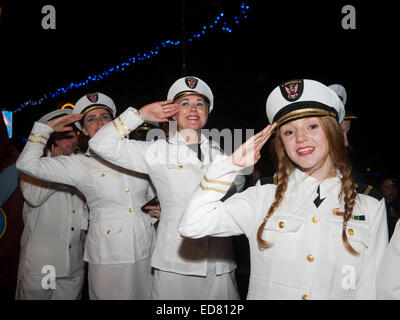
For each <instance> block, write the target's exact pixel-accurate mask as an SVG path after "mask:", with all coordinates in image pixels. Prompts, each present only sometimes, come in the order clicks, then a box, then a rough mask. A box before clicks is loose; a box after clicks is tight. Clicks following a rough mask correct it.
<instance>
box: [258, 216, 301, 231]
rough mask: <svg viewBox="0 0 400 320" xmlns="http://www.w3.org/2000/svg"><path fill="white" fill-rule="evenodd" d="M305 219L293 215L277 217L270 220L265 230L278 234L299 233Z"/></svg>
mask: <svg viewBox="0 0 400 320" xmlns="http://www.w3.org/2000/svg"><path fill="white" fill-rule="evenodd" d="M303 222H304V218H301V217H298V216H291V215H276V216H274V215H273V216H272V217H270V218H269V219H268V222H267V223H266V225H265V227H264V229H265V230H272V231H277V232H298V231H299V230H300V227H301V226H302V224H303Z"/></svg>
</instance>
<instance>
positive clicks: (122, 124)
mask: <svg viewBox="0 0 400 320" xmlns="http://www.w3.org/2000/svg"><path fill="white" fill-rule="evenodd" d="M117 119H118V121H119V122H120V123H121V126H122V127H123V128H124V129H126V130H128V132H132V131H133V130H132V129H129V128H128V127H127V126H126V125H125V123H123V122H122V120H121V117H120V116H118V118H117Z"/></svg>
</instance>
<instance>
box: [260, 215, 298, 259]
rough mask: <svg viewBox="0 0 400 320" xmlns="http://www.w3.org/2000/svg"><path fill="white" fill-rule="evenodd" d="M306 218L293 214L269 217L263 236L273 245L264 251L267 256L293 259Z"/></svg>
mask: <svg viewBox="0 0 400 320" xmlns="http://www.w3.org/2000/svg"><path fill="white" fill-rule="evenodd" d="M303 224H304V219H303V218H301V217H297V216H291V215H276V216H272V217H270V218H269V219H268V222H267V223H266V225H265V227H264V232H263V236H262V238H263V239H264V240H265V241H267V242H268V243H270V244H271V245H272V246H271V247H270V248H267V249H265V250H263V251H264V255H265V257H266V258H272V259H279V260H293V259H295V258H296V254H297V251H298V247H299V241H300V232H301V229H302V227H303Z"/></svg>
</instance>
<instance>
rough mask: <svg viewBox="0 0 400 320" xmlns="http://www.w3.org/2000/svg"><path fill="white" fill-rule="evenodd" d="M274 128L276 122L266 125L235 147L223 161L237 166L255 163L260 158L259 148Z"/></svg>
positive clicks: (248, 165) (247, 165)
mask: <svg viewBox="0 0 400 320" xmlns="http://www.w3.org/2000/svg"><path fill="white" fill-rule="evenodd" d="M275 128H276V123H273V124H272V125H268V126H267V127H265V128H264V130H262V131H260V132H259V133H257V134H256V135H254V136H252V137H251V138H250V139H248V140H247V141H246V142H245V143H243V144H242V145H241V146H240V147H239V148H237V149H236V150H235V151H234V152H233V153H232V154H231V155H230V156H229V157H228V158H227V159H225V161H226V162H227V163H232V164H234V165H237V166H239V167H250V166H252V165H254V164H256V163H257V162H258V160H260V158H261V154H260V151H261V148H262V147H263V146H264V144H265V143H266V142H267V141H268V139H269V137H270V136H271V134H272V132H273V131H274V129H275Z"/></svg>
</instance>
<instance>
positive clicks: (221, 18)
mask: <svg viewBox="0 0 400 320" xmlns="http://www.w3.org/2000/svg"><path fill="white" fill-rule="evenodd" d="M240 9H241V11H240V14H239V15H238V16H235V17H234V19H228V20H231V21H229V24H228V22H227V19H226V17H225V14H224V13H220V14H219V15H218V16H217V17H216V18H215V19H213V21H212V22H211V23H208V24H206V25H204V26H203V27H202V28H201V29H200V31H199V32H196V33H193V34H192V35H190V36H189V37H188V38H187V41H188V42H189V43H190V42H192V41H195V40H197V39H199V38H201V37H203V36H204V35H206V34H207V33H208V32H211V31H215V30H222V31H223V32H227V33H231V32H232V28H233V27H234V25H237V24H239V23H240V21H242V20H244V19H247V14H248V11H249V9H250V6H249V5H248V4H247V1H243V2H242V4H241V6H240ZM179 45H181V41H171V40H166V41H162V42H161V43H160V44H159V45H157V46H155V47H154V48H152V49H151V50H149V51H148V52H146V53H143V54H141V53H138V54H137V55H136V56H134V57H131V58H129V59H128V60H127V61H124V62H122V63H120V64H118V65H115V66H113V67H111V68H109V69H107V70H105V71H104V72H102V73H99V74H96V75H91V76H88V78H87V79H86V80H84V81H82V82H78V83H74V82H71V83H70V84H69V85H68V86H66V87H63V88H58V89H57V90H56V91H55V92H49V93H46V94H43V95H42V97H41V98H39V99H38V100H28V101H26V102H24V103H22V104H20V105H19V108H17V109H15V110H14V111H13V112H19V111H21V110H23V109H24V108H25V107H27V106H29V105H31V106H36V105H40V104H41V103H42V102H43V101H45V100H47V99H51V98H55V97H57V96H59V95H60V94H64V93H67V92H68V91H70V90H71V89H73V88H79V87H82V86H85V85H87V84H88V83H89V82H94V81H100V80H103V79H104V78H106V77H109V76H110V75H111V74H112V73H114V72H121V71H125V70H126V68H127V67H130V66H132V65H134V64H135V63H140V62H141V61H144V60H148V59H151V58H152V57H153V56H156V55H158V54H159V53H160V50H161V49H162V48H167V47H178V46H179ZM2 110H6V109H4V108H2ZM8 110H10V109H8Z"/></svg>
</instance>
